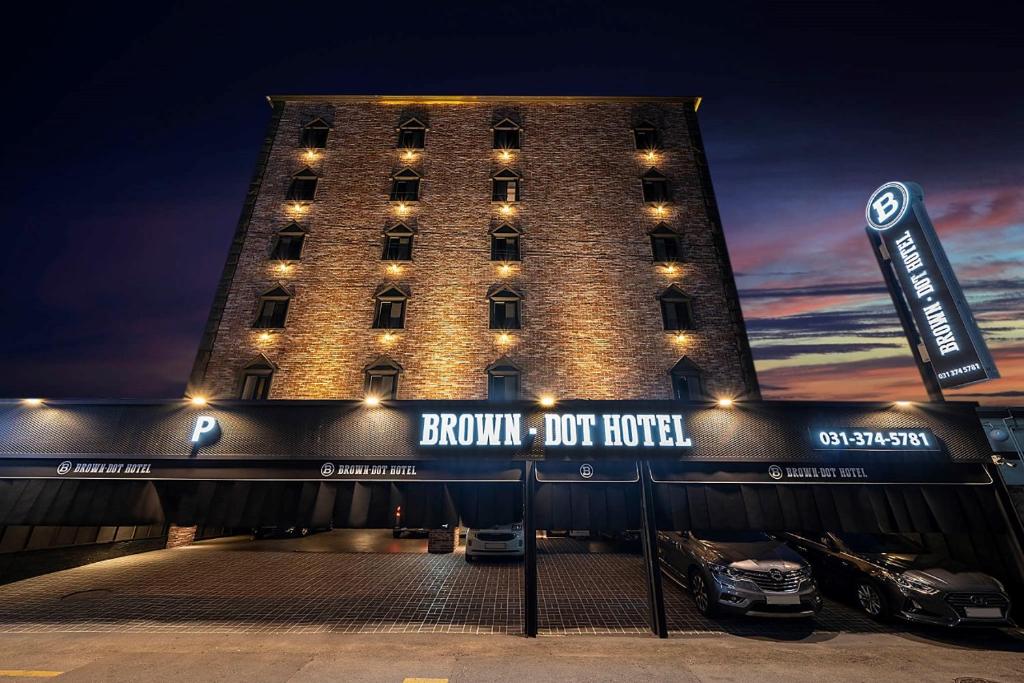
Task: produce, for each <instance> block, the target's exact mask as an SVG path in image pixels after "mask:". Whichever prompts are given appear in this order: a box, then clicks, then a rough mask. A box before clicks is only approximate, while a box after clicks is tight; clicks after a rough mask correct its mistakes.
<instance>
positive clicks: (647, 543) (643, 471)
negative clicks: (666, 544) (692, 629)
mask: <svg viewBox="0 0 1024 683" xmlns="http://www.w3.org/2000/svg"><path fill="white" fill-rule="evenodd" d="M636 471H637V472H638V473H639V474H640V519H641V523H642V526H643V529H642V530H641V536H642V537H643V546H644V565H645V566H646V567H647V606H648V611H649V613H650V615H651V632H652V633H653V634H654V635H656V636H658V637H659V638H668V626H667V625H666V622H665V594H664V593H663V592H662V590H661V567H660V566H659V564H658V520H657V516H656V515H655V512H654V488H653V484H652V483H651V472H650V467H649V465H648V464H647V461H646V460H638V461H637V463H636Z"/></svg>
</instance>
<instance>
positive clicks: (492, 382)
mask: <svg viewBox="0 0 1024 683" xmlns="http://www.w3.org/2000/svg"><path fill="white" fill-rule="evenodd" d="M522 377H523V373H522V370H520V369H519V368H518V367H517V366H515V365H513V364H512V363H510V362H500V361H499V362H498V363H495V364H494V365H492V366H491V367H489V368H487V400H488V401H494V402H499V403H505V402H509V401H518V400H519V399H520V397H521V396H522V389H523V381H522ZM510 385H512V386H513V389H512V391H509V388H510ZM499 392H500V393H501V395H500V396H499V395H498V393H499ZM510 394H511V395H510Z"/></svg>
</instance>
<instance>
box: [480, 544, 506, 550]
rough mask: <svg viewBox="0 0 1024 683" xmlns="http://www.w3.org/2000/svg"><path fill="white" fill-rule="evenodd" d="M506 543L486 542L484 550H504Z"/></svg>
mask: <svg viewBox="0 0 1024 683" xmlns="http://www.w3.org/2000/svg"><path fill="white" fill-rule="evenodd" d="M504 549H505V544H504V543H484V550H504Z"/></svg>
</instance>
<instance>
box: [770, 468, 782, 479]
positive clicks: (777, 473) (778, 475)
mask: <svg viewBox="0 0 1024 683" xmlns="http://www.w3.org/2000/svg"><path fill="white" fill-rule="evenodd" d="M768 476H769V477H771V478H772V479H776V480H778V479H782V468H781V467H779V466H778V465H772V466H771V467H769V468H768Z"/></svg>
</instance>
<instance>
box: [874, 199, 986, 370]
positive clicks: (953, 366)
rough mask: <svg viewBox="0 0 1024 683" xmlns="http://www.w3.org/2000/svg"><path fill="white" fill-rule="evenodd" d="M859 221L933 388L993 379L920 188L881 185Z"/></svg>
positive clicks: (979, 336)
mask: <svg viewBox="0 0 1024 683" xmlns="http://www.w3.org/2000/svg"><path fill="white" fill-rule="evenodd" d="M865 217H866V218H867V223H868V235H869V237H871V239H872V243H875V242H877V243H878V244H879V247H878V248H879V251H880V252H881V254H882V257H883V259H884V260H885V261H887V262H888V263H889V264H890V265H891V268H892V271H893V274H894V275H895V280H896V283H898V290H899V291H894V290H895V288H894V287H893V286H892V284H891V281H890V292H889V293H890V295H891V296H892V297H893V302H894V303H895V304H896V306H897V307H899V306H901V300H902V301H905V302H906V306H907V307H908V308H909V312H910V315H911V318H912V319H913V322H914V326H915V327H916V328H917V332H918V336H919V337H920V340H921V344H922V345H923V346H924V350H925V351H926V352H927V354H926V355H927V357H926V358H924V360H926V361H927V362H928V363H930V365H931V368H932V372H934V374H935V377H936V379H937V380H938V383H939V386H940V387H942V388H944V389H949V388H955V387H962V386H964V385H967V384H973V383H975V382H983V381H985V380H989V379H995V378H996V377H999V371H998V370H997V369H996V366H995V363H994V362H993V360H992V356H991V355H990V354H989V351H988V347H987V346H986V345H985V340H984V339H983V338H982V336H981V330H979V329H978V324H977V322H975V320H974V315H973V314H972V313H971V309H970V307H969V306H968V305H967V300H966V298H964V294H963V290H962V289H961V288H960V284H959V283H958V282H957V279H956V275H955V274H954V273H953V268H952V267H951V266H950V264H949V259H948V258H946V253H945V251H943V249H942V244H941V243H940V242H939V238H938V235H937V234H936V232H935V228H934V227H932V224H931V220H929V218H928V213H927V212H926V211H925V208H924V194H923V193H922V191H921V188H920V187H919V186H918V185H916V184H914V183H902V182H891V183H886V184H885V185H882V186H881V187H880V188H878V189H877V190H875V191H874V193H873V194H872V195H871V198H870V199H869V200H868V204H867V208H866V210H865ZM887 280H889V279H888V278H887ZM910 343H911V344H913V343H914V340H910ZM924 355H925V354H922V357H924Z"/></svg>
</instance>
